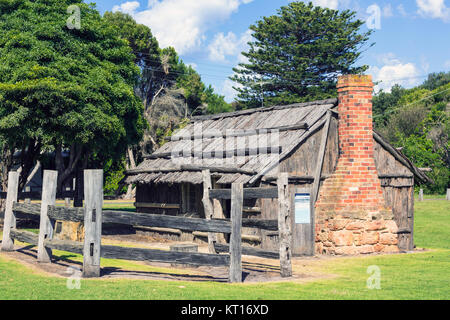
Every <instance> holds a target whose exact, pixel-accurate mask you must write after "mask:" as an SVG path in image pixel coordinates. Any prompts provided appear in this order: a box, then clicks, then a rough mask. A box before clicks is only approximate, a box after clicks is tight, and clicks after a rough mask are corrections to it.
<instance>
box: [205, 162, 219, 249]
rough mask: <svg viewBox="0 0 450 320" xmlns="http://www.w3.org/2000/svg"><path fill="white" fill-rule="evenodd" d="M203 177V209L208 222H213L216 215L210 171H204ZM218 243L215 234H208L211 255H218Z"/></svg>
mask: <svg viewBox="0 0 450 320" xmlns="http://www.w3.org/2000/svg"><path fill="white" fill-rule="evenodd" d="M202 176H203V199H202V201H203V207H204V209H205V218H206V220H211V219H212V217H213V214H214V206H213V202H212V201H211V199H210V198H209V190H211V188H212V184H211V174H210V171H209V170H203V171H202ZM216 242H217V237H216V234H215V233H212V232H208V250H209V253H217V252H216V249H215V247H214V244H215V243H216Z"/></svg>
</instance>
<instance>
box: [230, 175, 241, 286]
mask: <svg viewBox="0 0 450 320" xmlns="http://www.w3.org/2000/svg"><path fill="white" fill-rule="evenodd" d="M243 201H244V187H243V185H242V183H233V184H232V185H231V213H230V215H231V235H230V278H229V281H230V282H242V246H241V240H242V239H241V237H242V235H241V229H242V207H243Z"/></svg>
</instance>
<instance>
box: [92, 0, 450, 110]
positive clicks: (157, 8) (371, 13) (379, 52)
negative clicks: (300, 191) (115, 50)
mask: <svg viewBox="0 0 450 320" xmlns="http://www.w3.org/2000/svg"><path fill="white" fill-rule="evenodd" d="M86 2H90V1H89V0H87V1H86ZM93 2H96V3H97V7H98V9H99V10H100V11H101V12H102V13H103V12H105V11H116V10H120V11H123V12H127V13H129V14H131V15H132V16H133V17H134V18H135V19H136V20H137V21H138V22H139V23H142V24H145V25H147V26H149V27H150V28H151V29H152V32H153V34H154V35H155V36H156V38H157V39H158V41H159V43H160V46H161V47H166V46H173V47H175V49H176V50H177V51H178V52H179V53H180V56H181V58H182V59H183V61H184V62H185V63H187V64H191V65H192V66H193V67H194V68H195V69H196V70H197V71H198V72H199V74H200V75H201V76H202V79H203V81H204V82H205V83H206V84H207V85H209V84H211V85H212V86H213V87H214V88H215V90H216V92H218V93H220V94H222V95H225V97H226V100H227V101H229V102H231V101H232V100H233V98H234V95H235V92H234V90H233V89H232V86H233V85H235V84H234V83H233V82H231V81H230V80H229V79H228V77H229V76H230V75H232V73H233V71H232V68H233V67H234V66H236V64H237V63H239V61H242V59H243V57H242V55H241V54H240V52H241V51H243V50H246V43H247V41H250V40H251V34H250V32H249V29H248V28H249V26H250V25H251V24H253V23H255V22H256V21H257V20H259V19H261V17H263V16H270V15H273V14H276V12H277V9H278V8H280V7H281V6H284V5H286V4H288V3H289V2H291V1H288V0H131V1H126V0H109V1H106V0H97V1H93ZM313 2H314V3H315V4H316V5H320V6H324V7H329V8H333V9H339V10H342V9H352V10H355V11H356V12H357V14H358V17H359V18H361V19H363V20H364V21H368V22H367V23H366V25H365V26H364V30H367V28H372V29H374V30H375V33H374V34H373V35H372V37H371V42H375V43H376V44H375V46H374V47H372V48H370V49H369V50H368V51H366V52H365V53H364V54H363V57H362V58H361V59H360V61H359V64H367V65H369V66H370V69H369V71H368V72H367V73H368V74H372V76H373V77H374V79H375V80H377V81H382V82H381V84H380V85H379V86H378V89H384V90H389V89H390V87H391V86H392V85H393V84H395V83H399V84H401V85H403V86H404V87H412V86H415V85H417V84H419V83H421V82H423V80H424V79H425V78H426V75H427V74H428V73H431V72H438V71H450V39H449V38H450V0H406V1H398V0H391V1H388V0H370V1H367V0H313Z"/></svg>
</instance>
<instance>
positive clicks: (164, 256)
mask: <svg viewBox="0 0 450 320" xmlns="http://www.w3.org/2000/svg"><path fill="white" fill-rule="evenodd" d="M203 174H204V178H205V180H204V181H205V188H204V190H205V192H204V198H203V203H204V206H205V213H206V219H200V218H186V217H178V216H166V215H155V214H147V213H132V212H125V211H111V210H103V209H102V207H103V171H102V170H85V171H84V199H85V203H84V208H67V207H57V206H55V202H56V185H57V172H56V171H50V170H45V171H44V176H43V187H42V198H41V204H31V203H19V202H18V178H19V176H18V174H17V172H10V173H9V176H8V191H7V195H6V208H5V216H4V223H3V239H2V247H1V249H2V250H3V251H12V250H14V240H18V241H21V242H25V243H29V244H33V245H36V246H37V248H38V249H37V250H38V252H37V259H38V261H39V262H44V263H45V262H46V263H50V262H51V259H52V250H62V251H67V252H73V253H78V254H81V255H83V276H84V277H99V276H100V258H111V259H124V260H137V261H142V260H146V261H156V262H165V263H177V264H178V263H179V264H191V265H209V266H229V281H230V282H242V254H246V255H256V256H262V257H269V258H279V259H280V267H281V275H282V276H283V277H289V276H291V275H292V267H291V243H292V231H291V224H290V221H291V216H290V215H291V208H290V203H291V202H290V199H289V192H288V175H287V174H285V173H283V174H280V177H279V179H278V188H245V189H244V188H243V185H242V184H233V185H232V188H231V190H230V189H211V188H210V186H211V184H210V174H209V172H208V170H205V171H204V172H203ZM208 181H209V183H208ZM244 198H278V202H279V209H280V210H279V218H278V221H277V220H256V219H243V218H242V209H243V200H244ZM212 199H231V219H230V220H227V219H213V217H212V210H213V209H212ZM33 217H34V219H39V221H40V225H39V234H35V233H32V232H29V231H26V230H19V229H17V228H16V219H17V218H33ZM56 221H71V222H82V223H84V229H85V236H84V241H83V242H76V241H67V240H57V239H53V234H54V232H55V222H56ZM103 223H114V224H121V225H128V226H133V227H137V226H144V227H161V228H176V229H180V230H185V231H203V232H208V244H209V249H210V253H191V252H176V251H164V250H154V249H144V248H129V247H120V246H111V245H102V244H101V235H102V224H103ZM243 226H244V227H251V228H259V229H265V230H272V231H276V230H278V231H279V239H280V241H279V242H280V250H279V253H275V252H265V251H263V250H260V249H254V248H250V247H242V245H241V237H242V236H241V228H242V227H243ZM216 233H225V234H230V244H229V245H224V244H218V243H216V241H215V234H216ZM226 251H228V254H219V252H226Z"/></svg>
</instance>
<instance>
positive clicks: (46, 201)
mask: <svg viewBox="0 0 450 320" xmlns="http://www.w3.org/2000/svg"><path fill="white" fill-rule="evenodd" d="M57 181H58V171H50V170H44V178H43V182H42V201H41V218H40V224H39V238H38V254H37V258H38V262H44V263H47V262H51V258H52V250H51V249H50V248H46V247H44V241H45V240H47V239H52V238H53V230H54V227H55V221H54V220H53V219H50V218H49V217H48V216H47V210H48V206H49V205H52V206H54V205H55V202H56V187H57Z"/></svg>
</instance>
